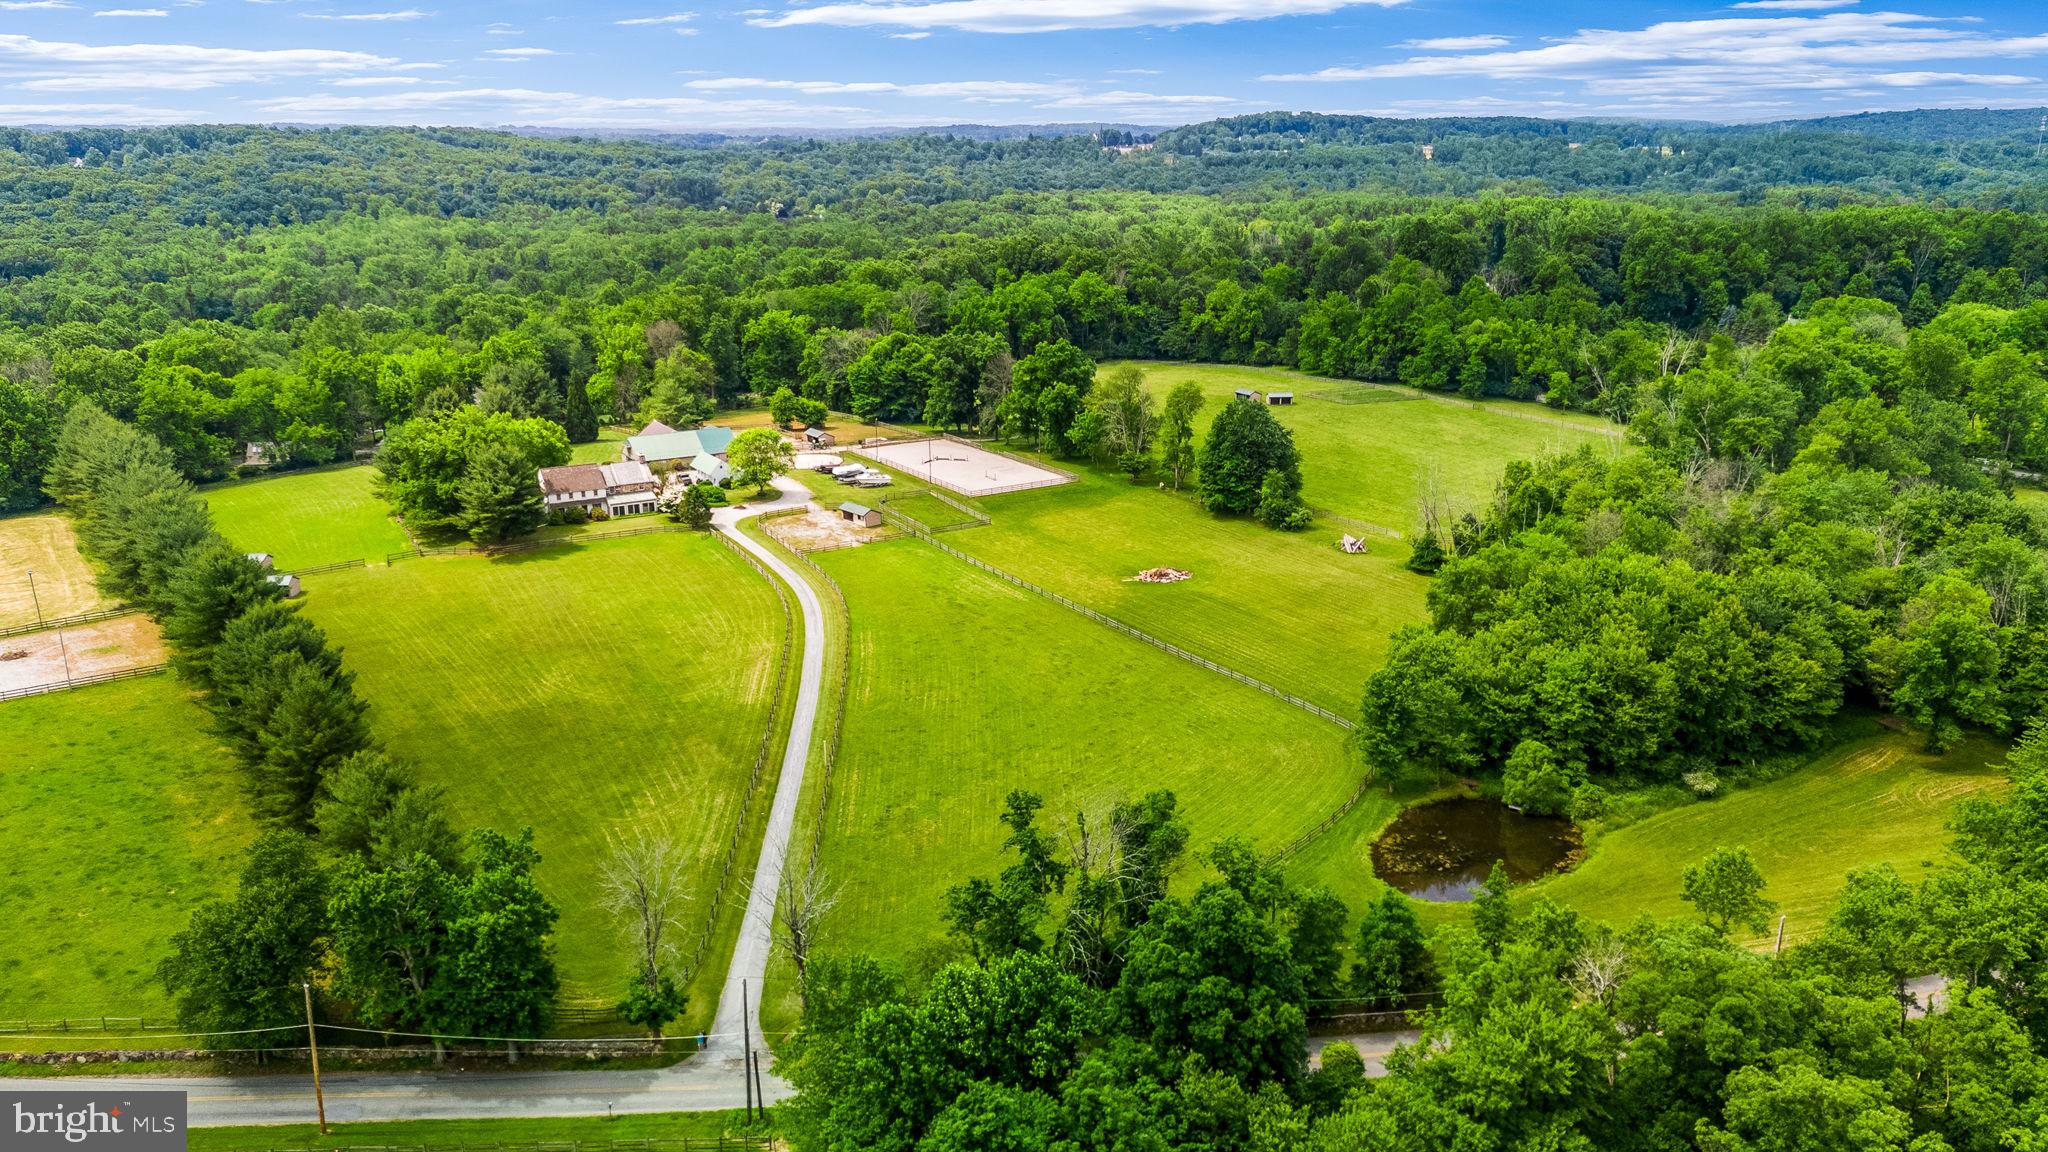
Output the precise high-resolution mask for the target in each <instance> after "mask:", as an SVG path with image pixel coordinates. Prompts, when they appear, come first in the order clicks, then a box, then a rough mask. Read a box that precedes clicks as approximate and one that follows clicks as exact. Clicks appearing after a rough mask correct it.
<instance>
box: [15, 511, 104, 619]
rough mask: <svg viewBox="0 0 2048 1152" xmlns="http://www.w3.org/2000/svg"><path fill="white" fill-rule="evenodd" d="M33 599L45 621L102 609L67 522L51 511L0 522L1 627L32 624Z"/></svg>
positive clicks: (69, 524) (33, 612) (102, 599)
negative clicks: (32, 573)
mask: <svg viewBox="0 0 2048 1152" xmlns="http://www.w3.org/2000/svg"><path fill="white" fill-rule="evenodd" d="M30 572H34V573H35V575H36V578H35V584H34V587H33V588H31V587H30V584H29V578H28V574H29V573H30ZM38 600H40V601H41V602H42V616H43V618H44V619H46V620H47V619H52V618H55V617H58V616H72V615H76V614H77V613H80V612H91V611H93V610H95V609H97V608H102V607H106V606H107V602H106V601H105V600H104V598H103V597H101V596H100V590H99V587H98V586H97V585H96V584H94V583H93V574H92V565H90V564H87V563H86V562H85V558H84V557H83V556H80V555H79V554H78V537H77V536H76V534H74V533H73V532H72V531H71V521H70V520H69V519H68V518H66V517H65V516H63V515H61V514H59V513H56V512H37V513H34V514H31V515H27V516H7V517H0V628H13V627H16V626H18V625H22V624H33V623H35V622H36V602H37V601H38Z"/></svg>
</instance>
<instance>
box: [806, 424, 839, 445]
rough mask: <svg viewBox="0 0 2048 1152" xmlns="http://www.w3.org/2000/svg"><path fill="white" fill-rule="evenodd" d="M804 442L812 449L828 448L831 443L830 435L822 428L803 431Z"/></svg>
mask: <svg viewBox="0 0 2048 1152" xmlns="http://www.w3.org/2000/svg"><path fill="white" fill-rule="evenodd" d="M804 441H805V443H807V444H809V445H810V446H811V447H813V448H830V447H831V446H832V443H833V440H832V434H831V433H830V432H827V431H825V430H824V429H823V428H806V429H804Z"/></svg>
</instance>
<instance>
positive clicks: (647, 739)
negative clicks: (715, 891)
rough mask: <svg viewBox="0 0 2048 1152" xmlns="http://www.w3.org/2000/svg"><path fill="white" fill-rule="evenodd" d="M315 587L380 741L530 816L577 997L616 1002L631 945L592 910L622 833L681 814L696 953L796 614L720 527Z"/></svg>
mask: <svg viewBox="0 0 2048 1152" xmlns="http://www.w3.org/2000/svg"><path fill="white" fill-rule="evenodd" d="M306 590H307V595H306V604H307V608H306V610H307V612H308V613H309V614H310V615H311V616H312V617H313V618H314V619H315V620H316V621H318V622H319V623H320V624H321V625H322V626H323V627H325V628H326V629H327V631H328V633H329V635H330V636H331V637H332V638H333V639H334V640H335V641H336V642H337V643H339V644H340V645H341V647H342V649H343V651H344V653H345V658H346V660H347V662H348V666H349V667H350V668H351V669H353V670H354V671H355V673H356V675H357V690H358V691H359V692H360V693H361V694H362V696H363V698H364V699H366V700H368V701H369V702H370V705H371V710H370V718H371V724H372V727H373V729H374V730H375V732H376V734H377V736H378V737H379V738H380V739H382V740H383V742H384V743H385V744H386V745H387V746H388V747H389V748H390V749H391V751H392V752H394V753H395V754H397V755H399V756H401V757H403V758H405V759H406V760H409V761H412V762H414V763H416V764H418V765H419V766H420V767H421V770H422V774H423V775H424V776H425V777H426V778H427V779H428V780H429V781H431V782H433V783H435V784H438V785H440V786H442V787H444V788H445V789H447V792H448V796H449V799H450V800H451V802H452V803H453V806H454V809H455V812H456V816H457V819H458V821H459V822H460V823H462V824H465V825H491V826H494V827H497V828H500V829H503V830H505V831H507V832H516V831H517V830H518V829H519V828H520V827H521V826H523V825H531V826H532V827H533V829H534V831H535V835H536V842H537V845H538V847H539V849H540V851H541V854H542V856H543V863H542V866H541V873H540V876H541V881H542V884H543V886H544V887H545V889H546V891H547V892H548V894H549V896H550V897H551V898H552V899H553V900H554V902H555V904H556V906H557V907H559V908H560V909H561V912H562V919H561V922H560V924H559V925H558V926H557V928H556V950H557V963H558V966H559V969H560V971H561V975H562V978H563V983H564V992H565V994H566V995H568V996H570V997H599V998H604V999H605V1000H606V1001H607V1002H609V1001H610V1000H612V999H615V998H616V997H617V996H618V995H619V994H620V992H621V990H622V989H623V987H624V985H625V981H626V976H627V973H628V970H629V968H630V960H629V957H628V955H627V953H626V951H625V950H624V949H623V948H622V947H620V944H621V938H620V936H619V933H618V931H617V929H616V927H615V926H614V924H613V923H612V921H611V919H610V918H609V917H608V916H607V915H606V914H605V913H604V912H603V911H602V910H601V909H599V908H598V907H597V904H596V896H597V894H596V876H597V870H598V867H599V864H600V861H601V857H602V856H603V854H604V851H605V846H606V843H607V841H608V839H609V838H610V837H611V836H612V835H613V834H614V833H616V832H618V831H621V830H623V829H626V828H629V827H631V826H634V825H637V824H642V823H652V822H662V821H666V822H667V823H668V824H669V825H670V827H671V828H672V829H673V830H674V831H675V832H676V833H677V834H678V835H679V836H680V837H681V838H682V839H683V841H684V842H685V843H686V844H687V845H688V846H689V849H690V851H691V852H692V853H693V855H694V856H695V857H696V859H697V860H698V861H700V863H701V867H700V868H699V869H698V870H697V872H696V873H695V878H696V890H695V891H694V892H693V894H692V895H693V898H694V900H695V903H694V904H693V906H692V908H691V909H690V910H689V911H688V912H686V913H685V915H684V919H685V923H686V924H687V925H688V926H689V930H688V936H689V944H690V946H694V944H695V940H696V932H697V928H698V926H699V925H700V924H701V923H702V917H703V916H704V910H705V909H706V908H707V907H708V900H709V897H710V894H711V891H712V886H713V885H714V884H715V883H716V881H717V879H718V876H717V864H718V862H719V861H720V860H721V859H722V854H723V852H724V850H725V846H726V843H727V841H728V840H729V838H730V837H731V834H732V827H733V822H734V820H736V819H737V818H738V814H739V806H740V803H741V801H742V799H743V798H744V792H745V788H746V784H747V780H748V775H749V773H750V772H751V770H752V767H753V763H754V759H755V756H756V754H757V752H758V750H759V747H760V743H761V737H762V733H763V731H764V730H765V726H766V723H767V711H768V704H769V701H770V699H771V697H772V695H773V691H774V684H773V679H774V675H775V671H776V667H777V657H778V655H779V653H780V651H781V646H782V638H783V613H782V609H781V608H780V607H779V606H778V603H777V600H776V597H775V594H774V592H773V591H772V590H771V589H770V588H769V586H768V585H767V584H766V583H765V582H763V581H762V580H761V578H760V577H759V576H758V575H756V574H755V573H754V572H753V570H752V569H750V568H749V567H748V566H747V565H746V564H745V563H744V562H742V561H741V560H739V559H738V558H736V557H735V556H733V555H732V554H731V553H729V552H728V551H727V550H726V549H725V548H724V546H722V545H721V544H720V543H719V542H718V541H716V540H713V539H711V538H709V537H705V536H697V535H686V534H662V535H654V536H639V537H632V538H628V539H624V540H611V541H604V542H601V543H596V544H591V545H588V546H584V547H574V546H564V547H558V548H552V549H545V550H542V551H538V552H532V553H525V554H521V555H516V556H511V557H505V558H501V559H495V560H492V559H484V558H481V557H473V556H458V557H446V558H433V559H418V560H408V561H404V562H401V563H399V564H396V565H393V566H390V567H381V566H373V567H370V568H367V569H349V570H344V571H340V572H334V573H329V574H325V575H321V576H316V577H313V578H312V579H310V580H308V581H307V582H306ZM764 795H765V790H764ZM713 986H715V982H714V984H713ZM693 1000H694V1001H696V1003H694V1004H693V1005H692V1007H693V1010H697V1009H702V1010H704V1011H706V1012H708V1010H709V1007H710V1005H709V1003H708V1001H707V999H706V998H705V997H693Z"/></svg>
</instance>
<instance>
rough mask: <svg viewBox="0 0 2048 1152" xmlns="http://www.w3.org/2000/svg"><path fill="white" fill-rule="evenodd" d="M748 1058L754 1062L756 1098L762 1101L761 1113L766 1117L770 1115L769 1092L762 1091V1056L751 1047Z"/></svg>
mask: <svg viewBox="0 0 2048 1152" xmlns="http://www.w3.org/2000/svg"><path fill="white" fill-rule="evenodd" d="M747 1058H748V1059H749V1060H752V1061H753V1062H754V1099H755V1100H757V1101H759V1102H760V1107H761V1115H762V1117H763V1118H764V1119H765V1118H766V1117H767V1115H768V1094H767V1093H766V1092H763V1091H761V1057H760V1056H759V1055H757V1054H756V1053H755V1052H753V1051H752V1050H751V1049H750V1050H749V1051H748V1052H747Z"/></svg>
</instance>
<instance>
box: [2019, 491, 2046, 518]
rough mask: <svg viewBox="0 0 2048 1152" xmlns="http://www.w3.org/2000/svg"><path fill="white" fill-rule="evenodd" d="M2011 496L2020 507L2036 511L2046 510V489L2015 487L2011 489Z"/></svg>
mask: <svg viewBox="0 0 2048 1152" xmlns="http://www.w3.org/2000/svg"><path fill="white" fill-rule="evenodd" d="M2012 498H2013V499H2015V500H2017V501H2019V502H2020V505H2021V507H2024V508H2032V509H2033V510H2034V511H2036V512H2048V489H2044V488H2015V489H2013V490H2012Z"/></svg>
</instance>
